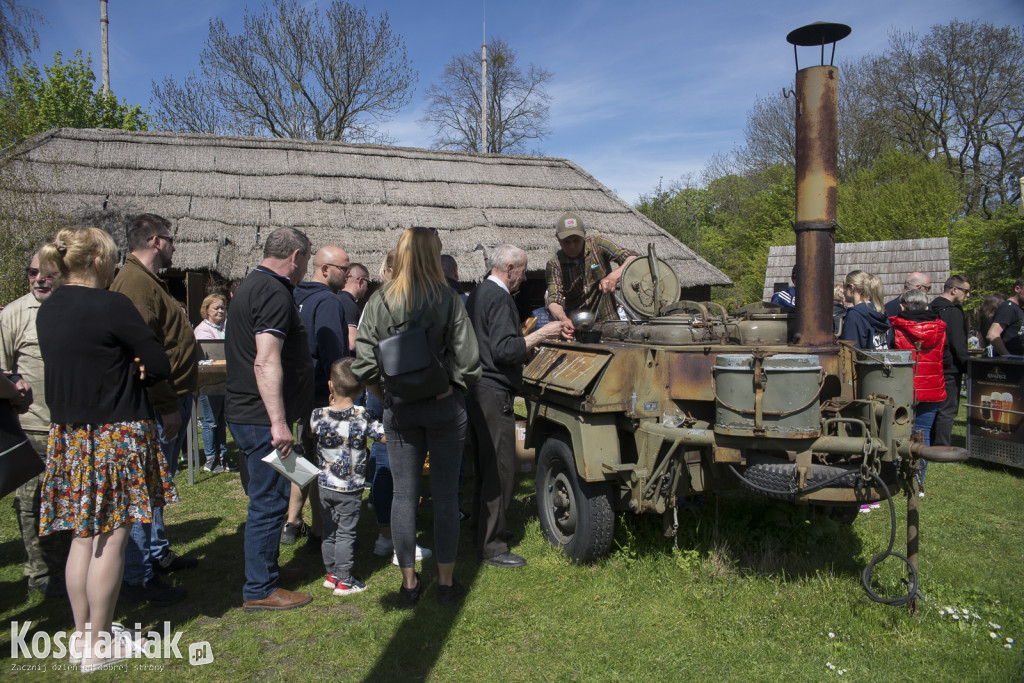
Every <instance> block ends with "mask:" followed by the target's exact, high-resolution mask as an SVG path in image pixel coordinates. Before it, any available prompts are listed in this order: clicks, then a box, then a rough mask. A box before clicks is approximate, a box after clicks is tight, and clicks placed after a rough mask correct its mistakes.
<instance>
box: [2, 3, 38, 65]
mask: <svg viewBox="0 0 1024 683" xmlns="http://www.w3.org/2000/svg"><path fill="white" fill-rule="evenodd" d="M44 24H46V19H45V18H44V17H43V14H42V12H40V11H39V10H37V9H35V8H33V7H25V6H23V5H21V4H19V3H17V2H15V0H0V67H2V69H3V71H7V69H9V68H11V67H12V66H14V64H15V59H16V58H17V57H18V56H22V55H27V54H28V53H29V52H31V51H32V50H34V49H36V48H37V47H39V33H38V32H37V31H36V26H41V25H44Z"/></svg>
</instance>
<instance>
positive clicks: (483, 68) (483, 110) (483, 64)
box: [480, 3, 487, 154]
mask: <svg viewBox="0 0 1024 683" xmlns="http://www.w3.org/2000/svg"><path fill="white" fill-rule="evenodd" d="M486 12H487V4H486V3H484V42H483V45H482V46H481V49H480V73H481V77H480V153H481V154H487V16H486Z"/></svg>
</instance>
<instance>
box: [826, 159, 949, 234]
mask: <svg viewBox="0 0 1024 683" xmlns="http://www.w3.org/2000/svg"><path fill="white" fill-rule="evenodd" d="M962 208H963V189H962V188H961V187H960V184H959V183H957V181H956V179H955V178H954V177H953V176H952V175H950V173H949V172H948V171H947V169H946V167H945V165H944V164H942V163H941V162H939V161H931V160H928V159H922V158H921V157H919V156H917V155H914V154H908V153H906V152H898V151H895V150H890V151H887V152H883V153H882V154H881V155H880V156H879V157H877V158H876V159H875V161H874V163H873V164H872V165H871V166H869V167H862V168H860V169H858V170H857V171H855V172H854V173H853V174H852V175H851V176H850V178H849V179H848V180H847V181H846V182H840V183H839V196H838V201H837V205H836V214H837V216H836V220H837V221H838V222H839V224H840V225H841V226H843V228H842V230H840V231H838V233H837V234H836V241H837V242H871V241H875V240H901V239H920V238H923V237H949V236H951V234H952V232H953V226H954V223H955V222H956V220H957V219H958V218H959V217H960V215H961V210H962Z"/></svg>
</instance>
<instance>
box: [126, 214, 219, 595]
mask: <svg viewBox="0 0 1024 683" xmlns="http://www.w3.org/2000/svg"><path fill="white" fill-rule="evenodd" d="M171 228H172V225H171V222H170V221H169V220H167V219H166V218H164V217H162V216H157V215H156V214H152V213H144V214H141V215H138V216H134V217H132V218H130V219H129V220H128V223H127V225H126V227H125V237H126V238H127V241H128V249H129V250H130V251H131V253H130V254H129V255H128V256H127V257H126V258H125V260H124V265H123V266H121V270H120V271H118V273H117V277H115V278H114V282H113V283H112V284H111V285H110V291H112V292H120V293H121V294H124V295H125V296H126V297H128V298H129V299H131V301H132V303H133V304H135V308H137V309H139V313H140V314H141V315H142V319H143V320H145V321H146V325H148V326H149V329H151V330H153V333H154V334H155V335H156V338H157V339H159V340H160V343H161V344H163V347H164V351H165V352H166V353H167V358H168V359H170V361H171V376H170V377H169V378H168V379H166V380H164V381H162V382H157V383H156V384H154V385H153V386H151V387H149V389H148V390H147V391H148V392H149V399H150V402H151V403H152V404H153V408H154V409H155V410H156V413H157V415H156V419H157V427H158V429H159V431H160V450H161V451H162V452H163V455H164V460H166V461H167V467H168V469H169V470H170V473H171V476H172V477H173V476H174V474H175V472H177V469H178V456H179V455H180V453H181V449H182V447H183V446H184V444H185V435H186V432H187V430H186V429H185V428H184V427H183V425H187V424H188V420H189V417H190V416H191V414H192V394H193V393H194V392H195V390H196V387H197V386H198V380H199V345H198V344H197V343H196V337H195V334H194V333H193V331H192V325H190V324H189V321H188V318H187V317H186V316H185V312H184V311H183V310H182V307H181V304H180V303H179V302H178V300H177V299H175V298H174V297H173V296H171V293H170V292H169V291H168V289H167V283H166V282H164V281H163V280H162V279H161V278H160V276H159V275H157V273H159V272H160V271H162V270H165V269H167V268H170V267H171V265H172V261H173V258H174V237H173V236H172V235H171ZM198 564H199V561H198V560H197V559H196V558H194V557H187V558H186V557H180V556H179V555H178V554H177V553H176V552H174V551H173V550H172V549H171V546H170V543H169V542H168V539H167V534H166V531H165V529H164V517H163V508H162V507H158V508H154V510H153V521H152V523H142V522H136V523H135V524H134V525H132V530H131V541H130V542H129V543H128V547H127V549H126V551H125V566H124V585H123V586H122V588H121V597H122V598H124V599H126V600H129V601H133V602H149V603H152V604H155V605H170V604H173V603H175V602H178V601H179V600H182V599H183V598H184V597H185V591H184V589H181V588H178V587H176V586H171V585H168V584H165V583H163V582H162V581H161V580H160V578H159V577H158V576H156V575H155V574H154V572H159V573H167V572H174V571H178V570H181V569H190V568H192V567H195V566H196V565H198Z"/></svg>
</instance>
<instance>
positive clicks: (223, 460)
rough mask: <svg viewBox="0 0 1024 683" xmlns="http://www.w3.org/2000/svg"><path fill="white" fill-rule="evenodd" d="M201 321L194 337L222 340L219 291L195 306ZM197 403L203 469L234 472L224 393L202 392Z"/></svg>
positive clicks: (224, 307) (224, 306)
mask: <svg viewBox="0 0 1024 683" xmlns="http://www.w3.org/2000/svg"><path fill="white" fill-rule="evenodd" d="M199 315H201V316H202V318H203V319H202V320H201V321H200V322H199V324H198V325H196V329H195V335H196V339H215V340H216V339H224V321H226V320H227V319H228V298H227V297H226V296H224V295H223V294H210V295H208V296H207V297H206V298H205V299H203V303H202V304H201V305H200V306H199ZM199 406H200V407H201V408H202V411H203V452H204V453H205V455H206V464H204V465H203V469H204V470H205V471H207V472H234V471H236V469H235V467H234V466H233V465H232V464H231V463H230V462H229V461H228V442H227V423H225V422H224V396H222V395H210V396H206V395H202V396H200V397H199Z"/></svg>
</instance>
